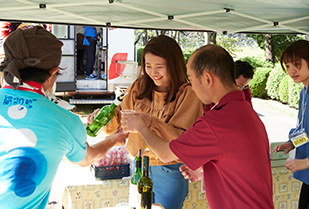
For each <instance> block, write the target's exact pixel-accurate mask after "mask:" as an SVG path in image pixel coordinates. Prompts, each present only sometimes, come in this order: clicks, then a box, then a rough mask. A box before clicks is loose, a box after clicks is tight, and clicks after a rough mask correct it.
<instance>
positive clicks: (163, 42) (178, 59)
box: [136, 35, 188, 103]
mask: <svg viewBox="0 0 309 209" xmlns="http://www.w3.org/2000/svg"><path fill="white" fill-rule="evenodd" d="M147 53H151V54H153V55H156V56H159V57H162V58H164V59H165V61H166V68H167V72H168V74H169V78H170V80H169V86H168V95H167V97H166V98H165V102H166V103H168V102H171V101H173V99H174V98H175V94H176V93H177V91H178V88H179V87H180V86H181V85H182V84H184V83H186V82H188V77H187V68H186V62H185V59H184V56H183V53H182V51H181V48H180V46H179V45H178V43H177V42H176V41H175V40H174V39H172V38H170V37H168V36H165V35H160V36H157V37H154V38H152V39H151V40H150V41H149V42H148V43H147V44H146V46H145V48H144V50H143V54H142V60H141V70H142V75H141V77H140V79H139V81H140V82H139V89H140V91H139V93H138V95H137V96H136V98H137V99H142V98H145V97H146V98H148V99H150V100H152V99H153V98H152V92H153V90H154V88H155V83H154V82H153V80H152V79H151V78H150V77H149V76H148V75H147V73H146V71H145V54H147Z"/></svg>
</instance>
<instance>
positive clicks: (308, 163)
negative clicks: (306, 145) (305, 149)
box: [307, 158, 309, 167]
mask: <svg viewBox="0 0 309 209" xmlns="http://www.w3.org/2000/svg"><path fill="white" fill-rule="evenodd" d="M307 159H308V161H307V165H308V167H309V158H307Z"/></svg>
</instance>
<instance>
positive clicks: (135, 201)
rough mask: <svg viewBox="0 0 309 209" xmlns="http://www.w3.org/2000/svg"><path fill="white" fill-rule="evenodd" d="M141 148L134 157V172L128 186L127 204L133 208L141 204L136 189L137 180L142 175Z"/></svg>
mask: <svg viewBox="0 0 309 209" xmlns="http://www.w3.org/2000/svg"><path fill="white" fill-rule="evenodd" d="M141 152H142V150H141V149H140V150H139V152H138V155H137V156H136V157H135V172H134V174H133V175H132V177H131V183H130V187H129V204H130V206H134V207H135V208H139V207H140V205H141V197H140V194H139V193H138V191H137V182H138V180H139V179H140V178H141V177H142V168H141V167H142V157H141Z"/></svg>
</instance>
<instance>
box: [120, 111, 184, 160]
mask: <svg viewBox="0 0 309 209" xmlns="http://www.w3.org/2000/svg"><path fill="white" fill-rule="evenodd" d="M121 123H122V128H123V129H124V130H125V131H127V132H133V133H137V132H138V133H140V135H141V136H142V137H143V139H144V141H145V143H146V144H147V146H148V147H149V148H150V149H151V150H152V152H154V153H155V155H156V156H157V157H158V158H159V159H160V160H161V161H162V162H170V161H173V160H176V159H178V157H177V156H176V155H175V154H174V153H173V152H172V150H171V149H170V147H169V142H168V141H166V140H164V139H162V138H161V137H159V136H158V135H156V134H155V133H153V132H152V131H151V130H150V129H149V128H148V126H147V124H146V123H145V121H144V119H143V116H142V115H140V114H137V113H136V114H129V115H126V117H125V118H123V119H122V120H121Z"/></svg>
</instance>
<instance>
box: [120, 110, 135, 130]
mask: <svg viewBox="0 0 309 209" xmlns="http://www.w3.org/2000/svg"><path fill="white" fill-rule="evenodd" d="M120 113H121V118H124V117H125V115H128V114H132V113H135V110H129V109H124V110H120ZM122 129H123V131H124V132H126V130H125V128H122Z"/></svg>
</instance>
